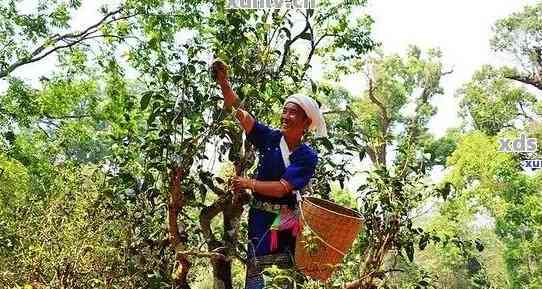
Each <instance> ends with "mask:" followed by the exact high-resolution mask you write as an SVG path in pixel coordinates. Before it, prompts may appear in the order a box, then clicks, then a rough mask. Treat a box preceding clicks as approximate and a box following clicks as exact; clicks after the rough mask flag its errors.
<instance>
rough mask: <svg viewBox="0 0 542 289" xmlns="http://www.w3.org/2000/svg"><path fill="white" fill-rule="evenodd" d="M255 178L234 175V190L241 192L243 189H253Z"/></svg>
mask: <svg viewBox="0 0 542 289" xmlns="http://www.w3.org/2000/svg"><path fill="white" fill-rule="evenodd" d="M252 184H253V180H252V179H249V178H245V177H239V176H235V177H233V190H234V191H235V192H239V191H240V190H242V189H253V187H252Z"/></svg>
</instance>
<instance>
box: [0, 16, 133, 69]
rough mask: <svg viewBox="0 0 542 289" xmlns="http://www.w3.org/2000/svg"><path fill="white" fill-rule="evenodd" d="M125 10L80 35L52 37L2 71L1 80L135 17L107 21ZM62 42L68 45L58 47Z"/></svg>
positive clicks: (104, 18) (100, 21)
mask: <svg viewBox="0 0 542 289" xmlns="http://www.w3.org/2000/svg"><path fill="white" fill-rule="evenodd" d="M123 9H124V8H122V7H121V8H119V9H117V10H114V11H111V12H109V13H107V14H106V15H104V16H103V17H102V18H101V19H100V20H99V21H98V22H96V23H95V24H93V25H91V26H89V27H87V28H86V29H85V30H83V31H81V32H78V33H75V32H72V33H67V34H63V35H59V34H54V35H52V36H51V37H49V38H48V39H46V40H44V42H43V43H42V44H41V45H40V46H38V48H36V49H35V50H34V51H32V52H31V53H30V56H28V57H25V58H22V59H19V60H18V61H15V62H14V63H13V64H11V65H9V66H8V67H7V68H5V69H4V70H0V78H3V77H6V76H7V75H8V74H10V73H11V72H13V71H14V70H15V69H17V68H18V67H20V66H23V65H26V64H30V63H34V62H37V61H40V60H42V59H43V58H45V57H47V56H49V55H51V54H52V53H54V52H56V51H58V50H60V49H64V48H69V47H72V46H74V45H76V44H79V43H81V42H82V41H85V40H87V39H90V38H94V37H92V36H91V35H92V34H94V33H96V32H97V31H98V29H99V27H100V26H102V25H107V24H110V23H112V22H115V21H119V20H122V19H127V18H130V17H133V16H135V15H126V16H123V17H119V18H115V17H113V19H110V20H109V21H107V20H108V19H109V18H110V17H112V16H114V15H116V14H118V13H121V12H122V11H123ZM60 42H64V43H66V44H64V45H58V44H59V43H60ZM51 45H53V48H51V49H49V50H47V47H49V46H51Z"/></svg>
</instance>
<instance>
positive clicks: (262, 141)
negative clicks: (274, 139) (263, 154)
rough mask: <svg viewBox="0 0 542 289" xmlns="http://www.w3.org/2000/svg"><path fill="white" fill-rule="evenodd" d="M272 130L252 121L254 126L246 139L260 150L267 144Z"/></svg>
mask: <svg viewBox="0 0 542 289" xmlns="http://www.w3.org/2000/svg"><path fill="white" fill-rule="evenodd" d="M272 132H273V130H272V129H270V128H269V127H267V126H266V125H264V124H262V123H260V122H258V121H256V122H254V127H252V130H251V131H250V133H249V134H247V139H248V140H249V141H250V142H251V143H252V144H253V145H254V146H255V147H256V149H258V150H262V149H263V148H265V147H266V146H267V143H268V142H269V140H270V138H271V133H272Z"/></svg>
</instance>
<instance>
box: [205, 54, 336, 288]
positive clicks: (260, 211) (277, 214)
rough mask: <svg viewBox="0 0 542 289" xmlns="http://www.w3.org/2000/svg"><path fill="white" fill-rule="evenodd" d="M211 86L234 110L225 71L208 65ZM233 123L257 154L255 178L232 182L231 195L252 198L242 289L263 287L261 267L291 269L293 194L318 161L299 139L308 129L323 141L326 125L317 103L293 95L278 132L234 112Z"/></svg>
mask: <svg viewBox="0 0 542 289" xmlns="http://www.w3.org/2000/svg"><path fill="white" fill-rule="evenodd" d="M213 70H214V73H215V77H216V81H217V83H218V84H219V86H220V88H221V89H222V93H223V95H224V109H226V110H229V109H230V108H231V107H232V106H235V107H237V106H238V103H239V101H238V98H237V95H236V94H235V92H234V91H233V90H232V88H231V85H230V83H229V80H228V74H227V66H226V65H225V64H224V63H223V62H221V61H216V62H215V63H214V64H213ZM235 115H236V118H237V119H238V120H239V123H240V124H241V127H242V128H243V129H244V131H245V133H246V136H247V138H248V140H249V141H250V142H251V143H252V144H253V145H254V146H255V147H256V149H257V150H258V152H259V165H258V172H257V176H256V178H255V179H251V178H245V177H235V179H234V181H233V183H234V190H235V191H239V190H241V189H250V190H251V191H252V192H253V198H252V201H251V203H250V210H249V215H248V238H249V245H248V247H249V256H248V260H249V262H248V264H247V278H246V282H245V288H246V289H252V288H264V282H263V281H264V280H263V277H262V275H261V271H262V269H263V267H265V266H268V265H271V264H276V265H278V266H279V267H282V268H288V267H292V266H293V256H294V250H295V239H296V236H297V234H299V224H298V214H297V200H296V192H297V191H298V190H301V189H302V188H303V187H305V186H306V185H307V184H308V182H309V180H310V179H311V177H312V176H313V175H314V170H315V167H316V163H317V162H318V157H317V155H316V152H315V151H314V150H313V149H312V148H311V147H310V146H308V145H307V144H305V143H302V138H303V135H304V134H305V132H306V131H307V129H315V130H316V132H317V134H318V135H319V136H326V126H325V122H324V119H323V116H322V113H321V111H320V109H319V107H318V104H317V103H316V101H315V100H314V99H312V98H310V97H308V96H305V95H300V94H295V95H292V96H290V97H288V98H287V99H286V102H285V104H284V107H283V110H282V115H281V124H282V125H281V129H280V130H276V129H271V128H269V127H267V126H265V125H264V124H262V123H260V122H258V121H256V120H255V119H254V118H253V117H252V116H251V115H250V114H249V113H247V112H246V111H245V110H243V109H241V108H238V109H237V111H236V113H235Z"/></svg>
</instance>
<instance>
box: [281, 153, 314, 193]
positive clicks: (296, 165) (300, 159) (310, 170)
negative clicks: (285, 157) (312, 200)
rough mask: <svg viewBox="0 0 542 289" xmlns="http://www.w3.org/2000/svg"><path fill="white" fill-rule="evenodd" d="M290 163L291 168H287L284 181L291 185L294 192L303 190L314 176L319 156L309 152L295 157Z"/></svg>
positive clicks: (283, 176)
mask: <svg viewBox="0 0 542 289" xmlns="http://www.w3.org/2000/svg"><path fill="white" fill-rule="evenodd" d="M291 157H292V156H291ZM290 162H291V163H290V166H288V167H287V168H286V171H285V172H284V174H283V175H282V179H284V180H285V181H287V182H288V183H290V185H292V187H293V188H294V190H301V189H302V188H304V187H305V186H306V185H307V184H308V183H309V181H310V179H311V178H312V176H313V175H314V170H315V169H316V163H317V162H318V156H317V155H316V154H314V153H310V152H307V153H304V154H299V155H295V156H293V157H292V158H291V159H290Z"/></svg>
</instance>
